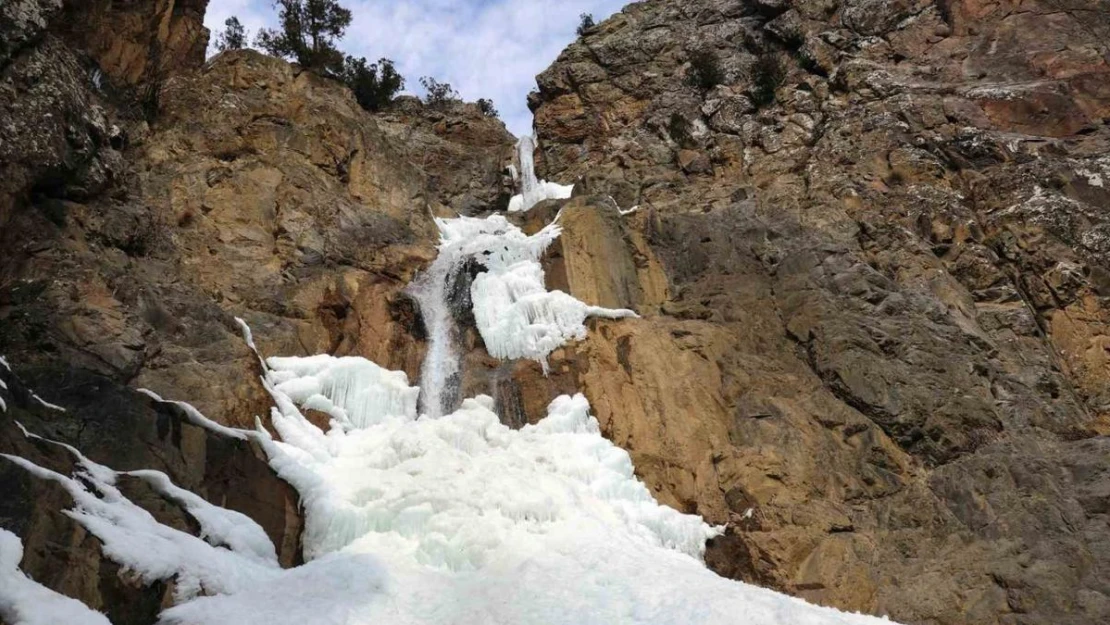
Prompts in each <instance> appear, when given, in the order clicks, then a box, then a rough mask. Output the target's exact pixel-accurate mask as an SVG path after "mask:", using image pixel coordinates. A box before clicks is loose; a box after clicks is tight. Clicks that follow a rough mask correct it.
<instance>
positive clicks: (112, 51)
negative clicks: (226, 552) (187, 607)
mask: <svg viewBox="0 0 1110 625" xmlns="http://www.w3.org/2000/svg"><path fill="white" fill-rule="evenodd" d="M204 4H205V3H204V2H181V1H178V2H161V1H154V0H151V1H146V2H133V3H114V2H98V1H91V2H65V3H64V5H63V3H62V2H59V1H56V0H28V1H26V2H16V3H15V4H11V3H9V4H5V5H4V7H3V8H2V9H0V30H2V31H3V36H2V37H0V40H2V41H3V42H4V44H3V45H4V47H3V48H2V49H0V54H3V57H2V58H0V72H3V77H2V80H0V118H2V119H3V123H2V128H0V131H2V132H3V133H4V134H3V137H2V138H0V178H2V179H3V182H0V250H3V252H2V253H0V355H3V356H5V357H6V359H7V362H8V363H10V364H11V368H12V371H11V372H9V371H8V370H7V369H6V368H5V369H4V370H3V371H0V375H3V376H4V377H3V379H4V381H5V382H6V384H7V387H8V388H7V389H4V388H3V387H2V386H0V399H3V400H4V401H5V402H6V403H7V408H8V409H7V410H6V411H0V452H2V453H15V454H17V455H22V456H24V457H27V458H30V459H32V460H34V461H36V462H38V463H40V464H42V465H43V466H48V467H53V468H56V469H59V470H62V471H63V472H66V473H68V472H69V467H70V466H71V464H72V461H71V460H70V459H67V458H66V454H65V453H64V452H63V451H61V450H59V449H58V448H56V447H52V446H50V445H48V444H35V443H33V442H31V441H28V440H26V439H24V437H23V435H22V433H21V432H20V430H19V428H18V427H17V426H16V422H20V423H22V425H23V426H25V427H26V428H27V429H28V430H30V431H31V432H34V433H37V434H41V435H43V436H46V437H48V438H52V439H55V440H58V441H61V442H65V443H70V444H73V445H74V446H76V447H78V448H80V449H82V450H83V451H84V452H85V453H87V454H88V455H89V457H90V458H92V459H93V460H94V461H98V462H101V463H104V464H107V465H109V466H111V467H113V468H115V469H118V470H131V469H140V468H149V469H156V470H160V471H163V472H165V473H166V474H168V475H169V476H170V477H171V478H172V479H173V480H174V481H175V482H177V483H178V484H179V485H181V486H183V487H185V488H188V489H191V490H194V491H195V492H197V493H198V494H200V495H202V496H205V497H206V498H208V499H209V500H211V501H213V502H215V503H217V504H219V505H223V506H227V507H229V508H231V509H235V510H240V511H242V512H245V513H247V514H248V515H249V516H251V517H253V518H255V519H256V520H258V521H259V522H260V523H261V524H262V525H263V526H264V527H265V528H266V529H267V531H268V532H269V533H270V534H271V537H272V538H273V539H274V541H275V544H277V545H278V546H279V551H280V555H281V558H282V562H283V564H285V565H291V564H294V563H295V562H296V561H297V560H298V558H299V557H300V556H299V549H300V545H299V531H300V518H299V515H300V511H299V506H298V502H297V500H296V495H295V493H294V492H293V491H292V490H291V489H290V488H289V487H288V486H287V485H285V484H284V483H283V482H281V481H280V480H278V479H277V478H276V477H275V476H274V475H273V473H272V472H271V471H270V470H269V468H268V466H267V465H266V462H265V461H264V460H263V459H262V458H263V457H264V456H263V455H262V454H261V452H259V451H258V450H257V449H253V448H252V447H251V446H250V445H248V444H246V443H244V442H242V441H234V440H219V437H217V436H214V435H212V434H210V433H207V432H206V431H204V430H203V429H201V428H198V427H195V426H193V425H191V424H190V423H188V421H187V420H183V419H182V418H181V415H180V414H178V412H177V411H176V409H175V408H173V406H172V405H167V404H161V403H159V402H156V401H154V400H152V399H150V398H149V397H147V396H146V395H143V394H140V393H137V392H136V389H139V388H145V389H150V390H152V391H154V392H156V393H158V394H160V395H161V396H163V397H166V398H167V399H180V400H186V401H188V402H189V403H191V404H193V405H194V406H196V407H197V408H198V409H199V410H201V411H202V412H203V413H204V414H206V415H207V416H209V417H210V418H212V419H213V420H215V421H218V422H220V423H224V424H229V425H236V426H244V427H253V424H254V420H255V417H256V416H257V417H261V418H262V419H263V420H264V421H265V420H267V419H268V415H269V412H270V406H271V404H272V401H271V399H270V397H269V396H268V395H267V394H266V392H265V391H264V389H263V387H262V385H261V383H260V382H259V373H260V371H259V365H258V361H257V358H256V356H255V355H254V354H253V353H252V352H251V351H250V350H249V348H248V347H247V345H246V343H245V342H244V340H243V338H242V334H241V331H240V328H239V327H238V325H237V323H236V321H235V318H236V317H240V318H242V319H244V320H246V321H247V323H249V324H250V326H251V327H252V328H253V329H254V331H255V337H256V339H257V342H258V345H259V347H260V349H261V350H262V351H263V352H264V353H266V354H289V355H309V354H316V353H333V354H338V355H346V354H358V355H362V356H366V357H368V358H371V359H373V360H375V361H377V362H379V363H381V364H382V365H384V366H388V367H390V368H393V369H404V370H406V371H408V372H409V374H410V376H412V378H413V379H415V377H416V374H417V372H418V370H419V366H420V362H421V360H422V353H423V349H424V347H423V337H422V335H421V332H422V331H423V330H422V326H421V324H420V321H419V315H418V312H417V311H416V309H415V306H414V304H413V303H412V302H411V301H410V300H409V299H408V298H407V296H405V295H404V294H403V293H402V290H403V288H404V287H405V286H406V285H407V284H408V283H409V282H410V280H411V279H412V277H413V275H414V274H415V273H416V272H417V271H418V270H420V269H422V268H423V267H424V266H425V265H427V263H428V262H429V261H430V260H431V259H432V258H433V257H434V253H435V245H436V241H437V238H438V233H437V231H436V229H435V227H434V225H433V221H432V215H433V214H439V213H444V214H445V213H447V212H449V211H450V210H485V209H490V208H493V207H494V205H495V204H496V202H497V201H498V199H497V196H498V195H499V194H501V193H502V189H501V188H500V185H501V177H502V168H503V165H504V162H505V160H502V159H507V158H508V157H509V155H510V154H511V149H512V143H513V138H512V136H511V135H509V134H508V132H507V131H506V130H505V127H504V125H503V124H501V123H500V122H499V121H497V120H495V119H491V118H487V117H484V116H482V115H481V113H480V112H479V111H478V110H477V107H474V106H472V105H458V106H452V107H448V108H447V109H444V110H439V109H436V110H431V109H427V108H426V107H424V106H423V105H420V104H419V103H411V102H409V103H402V105H401V106H399V107H398V108H397V109H395V110H394V111H392V112H391V113H390V114H389V115H378V116H375V115H371V114H369V113H367V112H366V111H364V110H362V109H361V108H360V107H359V106H358V104H357V103H356V101H355V99H354V97H353V96H352V94H351V93H350V91H349V90H348V89H347V88H345V87H344V86H342V85H340V84H338V83H336V82H334V81H331V80H327V79H323V78H320V77H318V76H316V75H314V74H312V73H310V72H307V71H302V70H301V69H300V68H298V67H296V66H295V65H290V64H289V63H286V62H285V61H282V60H278V59H274V58H271V57H267V56H264V55H262V54H259V53H257V52H254V51H250V50H244V51H238V52H234V53H227V54H223V55H220V56H218V57H216V58H214V59H212V60H210V61H209V62H208V63H207V64H205V63H204V49H205V47H206V43H207V31H206V30H204V29H203V27H202V26H201V23H202V19H203V10H204ZM78 25H80V28H79V29H78ZM77 30H79V31H80V32H76V31H77ZM9 35H11V36H9ZM15 35H18V37H17V36H15ZM429 155H432V157H429ZM472 181H474V182H472ZM479 187H480V188H479ZM32 392H37V393H38V394H39V395H40V396H41V397H42V398H43V399H44V400H46V401H47V402H49V403H51V404H56V405H58V406H60V407H62V408H65V410H66V412H64V413H63V412H58V411H53V410H51V409H48V408H45V407H44V406H43V405H41V404H39V403H38V402H37V400H35V399H34V398H33V397H32V395H31V393H32ZM0 471H2V472H0V489H2V490H3V491H4V493H5V502H4V508H3V511H2V512H0V525H2V526H3V527H5V528H8V529H11V530H12V531H14V532H15V533H17V534H18V535H19V536H20V537H21V538H22V539H23V541H24V546H25V558H24V562H23V567H22V568H23V570H24V571H26V572H27V573H28V574H30V575H32V576H33V577H34V578H35V579H37V580H38V581H39V582H41V583H43V584H46V585H47V586H49V587H51V588H54V589H55V590H59V591H61V592H64V593H66V594H69V595H71V596H74V597H77V598H78V599H81V600H82V601H84V602H85V603H87V604H88V605H90V606H92V607H94V608H98V609H103V610H106V611H107V612H108V614H109V617H110V618H111V619H112V620H113V622H114V623H151V622H153V621H154V620H155V616H156V614H157V613H158V611H159V610H160V609H161V608H164V607H165V605H166V604H164V596H163V595H164V594H165V591H166V588H146V589H143V588H140V587H135V588H132V587H130V586H128V585H127V583H126V582H125V581H124V580H123V579H117V577H118V576H117V575H116V574H115V573H116V569H115V568H113V567H114V565H113V564H112V563H111V562H110V561H109V560H106V559H103V558H102V557H101V555H100V550H99V546H98V544H97V541H96V540H95V539H93V538H91V537H89V536H87V535H86V534H85V533H84V532H83V531H81V530H80V528H79V526H78V525H76V524H75V523H73V522H72V521H71V520H70V519H69V518H68V517H66V516H64V515H62V514H61V511H62V510H64V509H65V508H66V507H68V506H69V505H70V503H69V500H68V496H67V495H65V493H64V492H63V491H61V490H60V489H57V488H53V487H51V486H50V485H48V484H43V483H41V482H39V481H37V480H34V479H32V478H30V477H28V476H27V475H26V474H25V473H24V472H22V471H21V470H20V469H18V468H17V467H14V466H12V465H10V464H9V463H7V462H4V466H3V467H2V468H0ZM126 486H127V488H128V489H131V488H132V487H134V488H135V489H138V488H139V485H126ZM128 492H131V491H130V490H129V491H128ZM132 494H134V495H135V496H134V497H132V498H133V499H134V500H135V501H137V502H140V503H142V504H143V505H144V506H145V507H148V508H149V509H150V511H151V512H152V513H153V514H155V516H156V517H158V518H159V519H169V520H170V521H169V524H170V525H171V526H174V527H180V528H182V529H191V530H194V531H195V530H196V528H195V527H192V526H191V525H189V523H191V521H188V517H187V516H186V515H185V514H184V513H183V512H182V510H180V509H178V508H177V507H176V506H174V505H172V504H170V503H167V502H165V501H162V499H161V498H160V497H158V496H156V495H154V494H153V493H147V494H143V493H142V491H141V490H139V491H136V492H135V493H132ZM167 596H168V595H167Z"/></svg>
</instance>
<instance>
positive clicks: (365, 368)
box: [266, 354, 420, 428]
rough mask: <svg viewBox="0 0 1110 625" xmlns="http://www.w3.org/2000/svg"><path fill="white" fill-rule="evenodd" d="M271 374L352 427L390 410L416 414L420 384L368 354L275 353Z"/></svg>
mask: <svg viewBox="0 0 1110 625" xmlns="http://www.w3.org/2000/svg"><path fill="white" fill-rule="evenodd" d="M266 364H267V367H268V369H269V372H268V373H267V376H266V377H267V380H268V381H269V382H270V383H271V384H272V385H273V386H274V389H275V390H276V391H278V392H281V393H283V394H284V395H286V396H288V397H289V398H290V400H291V401H294V402H296V403H297V404H299V405H301V406H304V407H306V408H311V409H313V410H319V411H320V412H324V413H327V414H328V415H329V416H331V418H332V419H334V420H336V421H337V422H338V423H339V424H341V425H342V426H343V427H346V428H364V427H366V426H368V425H373V424H376V423H378V422H380V421H381V420H383V419H386V418H388V417H389V416H390V415H408V416H415V415H416V400H417V396H418V395H419V392H420V389H418V388H413V387H410V386H409V380H408V376H406V375H405V373H404V372H403V371H387V370H385V369H383V368H381V367H379V366H378V365H376V364H374V363H372V362H370V361H369V360H366V359H364V358H336V357H334V356H328V355H326V354H325V355H319V356H311V357H308V358H270V359H268V360H267V361H266Z"/></svg>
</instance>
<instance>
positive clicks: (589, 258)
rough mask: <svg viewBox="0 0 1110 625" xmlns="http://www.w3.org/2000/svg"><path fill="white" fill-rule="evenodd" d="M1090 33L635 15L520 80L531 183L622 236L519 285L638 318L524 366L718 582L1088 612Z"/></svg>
mask: <svg viewBox="0 0 1110 625" xmlns="http://www.w3.org/2000/svg"><path fill="white" fill-rule="evenodd" d="M1107 8H1108V7H1107V6H1106V5H1105V3H1099V2H1082V3H1068V4H1067V5H1066V6H1064V5H1060V4H1059V3H1048V2H1045V3H1040V2H1032V3H1030V2H1023V3H1016V2H1015V3H1011V2H1003V3H997V2H992V3H979V2H972V1H970V0H968V1H962V2H943V3H941V2H938V3H933V2H924V1H922V2H866V1H862V0H861V1H848V2H819V1H818V2H813V1H806V0H799V1H797V2H728V1H720V0H706V1H699V2H686V3H668V2H657V1H648V2H643V3H638V4H634V5H631V6H629V7H628V8H626V9H625V10H624V11H623V12H622V13H620V14H618V15H616V16H614V17H613V18H611V19H609V20H607V21H606V22H604V23H602V24H600V25H599V26H598V27H596V28H595V29H593V30H591V31H590V32H588V33H586V35H585V36H584V37H583V38H582V39H581V40H579V41H578V42H577V43H575V44H572V45H571V46H570V47H569V48H568V49H567V50H566V51H565V52H564V53H563V54H562V55H561V56H560V58H559V60H558V61H557V62H556V63H555V64H554V65H553V66H552V67H551V68H550V69H549V70H547V71H546V72H544V73H543V74H541V76H540V77H539V79H538V82H539V86H540V89H539V91H538V92H537V93H535V94H533V96H532V99H531V102H530V103H531V105H532V107H533V110H534V111H535V114H536V128H537V132H538V136H539V140H540V146H541V148H542V151H543V154H542V165H543V168H544V171H541V174H542V175H544V177H546V178H548V179H552V180H556V181H558V182H561V183H569V182H574V181H577V182H578V183H579V190H580V192H582V193H584V195H585V196H586V197H583V198H581V199H580V200H576V201H578V202H579V203H581V204H583V205H586V206H590V207H591V209H590V210H593V211H594V212H595V213H596V215H597V217H594V218H592V219H594V220H599V219H604V220H617V219H619V220H620V222H619V227H618V228H617V229H616V230H614V231H613V233H612V234H606V235H604V236H605V237H606V238H607V240H608V243H607V244H603V245H599V244H598V243H597V241H589V242H588V243H587V240H589V238H590V237H597V236H600V235H599V234H596V233H597V232H598V229H597V228H595V227H586V228H583V234H581V235H577V236H576V235H575V234H574V231H575V224H574V222H570V223H569V224H568V236H567V237H566V238H565V240H564V243H563V247H562V256H563V257H562V258H561V259H559V260H558V261H557V262H555V263H552V264H551V273H552V274H553V275H558V274H559V273H560V271H561V268H562V267H568V268H572V269H566V270H565V274H566V277H565V280H566V284H567V285H568V286H569V288H570V291H571V293H572V294H574V295H576V296H577V297H579V298H582V299H583V300H584V301H587V302H589V303H605V305H614V304H613V303H612V300H613V298H614V296H615V295H614V294H619V295H616V299H617V300H618V301H619V303H620V305H633V306H636V307H637V309H638V311H639V312H640V313H641V314H642V315H644V317H645V318H644V319H643V320H641V321H636V322H621V323H619V324H612V323H609V322H596V326H597V327H596V328H595V330H594V331H593V332H592V333H591V337H592V338H591V339H590V340H589V341H588V342H586V343H584V344H582V345H580V346H578V347H576V348H574V349H573V350H568V352H567V353H566V354H564V357H563V359H562V360H561V361H560V360H559V359H555V360H553V363H552V367H553V369H554V370H555V371H561V372H563V373H562V375H564V376H566V377H567V378H568V379H567V380H566V381H565V382H563V385H565V386H570V387H574V386H580V387H582V388H584V389H585V391H586V392H587V395H588V396H589V398H590V400H591V402H592V404H593V405H594V408H595V410H596V412H597V414H598V416H599V418H600V419H601V421H602V423H603V424H604V426H605V428H606V432H607V433H608V434H609V435H610V436H611V437H612V438H613V440H614V441H616V442H618V443H619V444H621V445H622V446H625V447H626V448H627V449H629V451H630V452H631V453H632V456H633V459H634V461H635V464H636V466H637V469H638V471H639V472H640V474H641V476H642V477H643V479H644V480H645V481H646V482H647V483H649V484H650V485H652V487H653V488H654V489H655V490H656V493H657V496H658V497H660V498H661V499H662V500H664V501H667V502H669V503H671V504H672V505H675V506H677V507H679V508H680V509H685V510H690V511H697V512H699V513H701V514H703V515H705V516H706V517H707V518H708V519H710V520H712V521H714V522H718V523H725V522H728V523H729V533H728V535H727V536H726V537H724V538H723V539H720V540H718V541H717V542H716V543H715V544H714V545H712V546H711V549H710V553H709V555H708V556H707V558H708V561H709V562H710V564H711V565H712V566H714V567H715V568H716V569H717V570H718V571H720V572H722V573H723V574H727V575H732V576H736V577H740V578H743V579H749V580H752V581H756V582H760V583H769V584H772V585H774V586H776V587H778V588H781V589H784V590H787V591H790V592H794V593H797V594H799V595H801V596H803V597H806V598H807V599H811V600H814V601H818V602H823V603H828V604H831V605H836V606H839V607H844V608H851V609H860V610H865V611H870V612H874V613H885V614H890V615H891V616H892V617H893V618H895V619H897V620H900V621H905V622H911V623H964V622H975V623H1019V622H1020V623H1065V622H1070V623H1086V622H1097V621H1100V620H1104V619H1106V618H1107V617H1108V615H1110V586H1107V584H1106V581H1105V577H1104V576H1103V575H1101V574H1100V573H1099V571H1101V570H1102V569H1104V568H1105V567H1106V566H1107V565H1108V563H1110V550H1108V549H1107V545H1106V541H1105V540H1104V538H1103V536H1104V535H1105V532H1106V529H1107V521H1108V519H1107V516H1106V509H1105V508H1106V507H1105V502H1106V499H1105V494H1106V493H1107V492H1108V490H1107V489H1108V484H1110V483H1108V482H1107V479H1108V476H1107V474H1106V472H1105V471H1103V470H1102V469H1095V468H1094V467H1096V466H1101V465H1102V464H1103V462H1102V460H1100V459H1104V458H1105V455H1106V451H1107V448H1106V446H1107V438H1106V436H1105V434H1106V433H1107V427H1108V425H1110V422H1108V417H1110V415H1108V413H1107V409H1106V404H1105V400H1104V396H1105V393H1106V389H1107V383H1108V382H1110V377H1108V375H1107V369H1106V368H1105V364H1104V363H1105V357H1106V351H1105V349H1104V346H1103V344H1104V342H1105V337H1106V335H1107V332H1106V321H1107V312H1108V311H1107V306H1106V303H1105V299H1104V294H1105V285H1104V284H1103V282H1104V277H1103V276H1104V273H1105V272H1106V268H1107V265H1106V259H1104V258H1103V257H1102V253H1103V252H1102V250H1101V243H1100V241H1101V232H1102V229H1103V227H1104V226H1103V221H1104V219H1103V217H1102V215H1101V213H1102V212H1103V211H1102V210H1100V209H1102V208H1104V207H1105V206H1107V205H1108V204H1110V195H1107V193H1106V188H1108V187H1106V186H1105V184H1106V181H1107V180H1110V176H1108V174H1110V171H1107V166H1108V164H1110V163H1108V161H1107V160H1106V157H1105V154H1106V153H1107V149H1108V146H1110V144H1108V140H1110V132H1108V131H1107V129H1106V127H1105V125H1104V119H1105V118H1106V112H1107V106H1108V105H1110V95H1108V94H1110V92H1108V91H1107V85H1108V84H1110V73H1108V72H1110V67H1108V66H1107V58H1108V53H1110V51H1108V49H1107V47H1106V41H1107V38H1106V32H1107V29H1108V28H1110V22H1108V21H1107V20H1106V19H1105V18H1106V15H1107V13H1106V9H1107ZM699 57H701V59H704V58H706V57H711V58H714V59H715V60H716V63H715V66H716V67H715V69H716V70H717V71H716V72H715V74H716V75H717V77H716V79H715V82H719V84H715V85H706V84H704V81H701V83H702V84H700V85H699V86H695V84H696V83H698V82H699V81H698V80H694V78H698V77H700V74H699V72H700V71H701V70H702V69H704V67H699V65H700V66H704V65H705V62H704V61H699ZM776 67H779V68H781V70H782V72H783V76H782V81H781V83H778V82H777V81H775V80H774V79H773V78H774V77H773V76H771V77H770V81H769V82H770V83H771V86H770V88H769V90H770V91H772V92H773V98H771V99H769V98H768V87H767V86H766V85H767V84H768V74H773V73H774V72H768V68H771V69H775V68H776ZM768 100H769V101H768ZM614 204H615V205H614ZM632 206H639V210H638V211H637V212H636V213H634V214H632V215H629V216H626V217H618V214H617V209H618V208H621V209H628V208H630V207H632ZM587 231H588V233H587ZM576 241H579V242H580V244H579V243H576ZM610 248H611V249H613V250H619V251H615V252H609V251H605V252H599V250H607V249H610ZM599 253H603V254H605V255H606V260H605V261H602V262H598V261H597V260H596V256H597V255H598V254H599ZM629 257H632V258H638V259H641V260H640V261H639V262H638V263H635V262H634V263H632V264H631V265H629V264H628V263H627V261H626V260H625V258H629ZM657 263H658V264H659V265H660V266H661V267H662V269H663V272H664V274H665V276H666V281H665V283H666V287H665V289H660V288H659V287H658V286H656V285H657V284H659V282H658V278H657V277H655V276H654V275H652V276H651V277H647V275H648V274H645V272H644V271H643V269H642V268H643V267H648V266H654V265H655V264H657ZM613 284H620V285H622V286H620V287H619V288H613V287H611V286H599V285H613ZM610 291H611V293H610ZM648 291H650V292H653V293H665V296H664V298H663V300H662V301H659V300H652V299H649V300H639V301H637V300H636V298H635V297H633V296H631V295H630V294H632V293H637V292H648ZM1094 493H1099V494H1097V495H1096V494H1094Z"/></svg>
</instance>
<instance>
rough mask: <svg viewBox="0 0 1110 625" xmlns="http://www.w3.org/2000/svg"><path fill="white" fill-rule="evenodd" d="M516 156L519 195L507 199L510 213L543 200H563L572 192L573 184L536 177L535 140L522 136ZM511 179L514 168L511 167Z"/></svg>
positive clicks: (530, 206)
mask: <svg viewBox="0 0 1110 625" xmlns="http://www.w3.org/2000/svg"><path fill="white" fill-rule="evenodd" d="M516 145H517V157H518V158H519V159H520V187H521V188H520V190H521V193H520V195H514V196H513V197H512V198H511V199H510V200H509V212H510V213H522V212H526V211H528V210H529V209H531V208H532V207H533V206H535V205H536V204H539V203H540V202H542V201H544V200H565V199H566V198H569V197H570V196H571V194H572V193H573V192H574V185H563V184H557V183H554V182H548V181H546V180H538V179H537V178H536V163H535V151H536V140H535V139H533V138H532V137H528V136H524V137H521V138H520V141H518V142H517V144H516ZM512 172H513V180H516V170H515V169H513V170H512Z"/></svg>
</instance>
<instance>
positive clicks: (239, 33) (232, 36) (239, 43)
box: [216, 16, 247, 52]
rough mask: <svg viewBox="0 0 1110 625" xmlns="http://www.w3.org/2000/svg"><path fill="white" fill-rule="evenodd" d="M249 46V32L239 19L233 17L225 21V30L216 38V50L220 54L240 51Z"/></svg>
mask: <svg viewBox="0 0 1110 625" xmlns="http://www.w3.org/2000/svg"><path fill="white" fill-rule="evenodd" d="M246 45H247V31H246V29H244V28H243V24H242V22H240V21H239V18H237V17H235V16H231V17H229V18H227V20H225V21H224V30H223V32H221V33H220V34H219V35H217V36H216V49H217V50H219V51H220V52H227V51H228V50H239V49H241V48H243V47H244V46H246Z"/></svg>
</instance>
